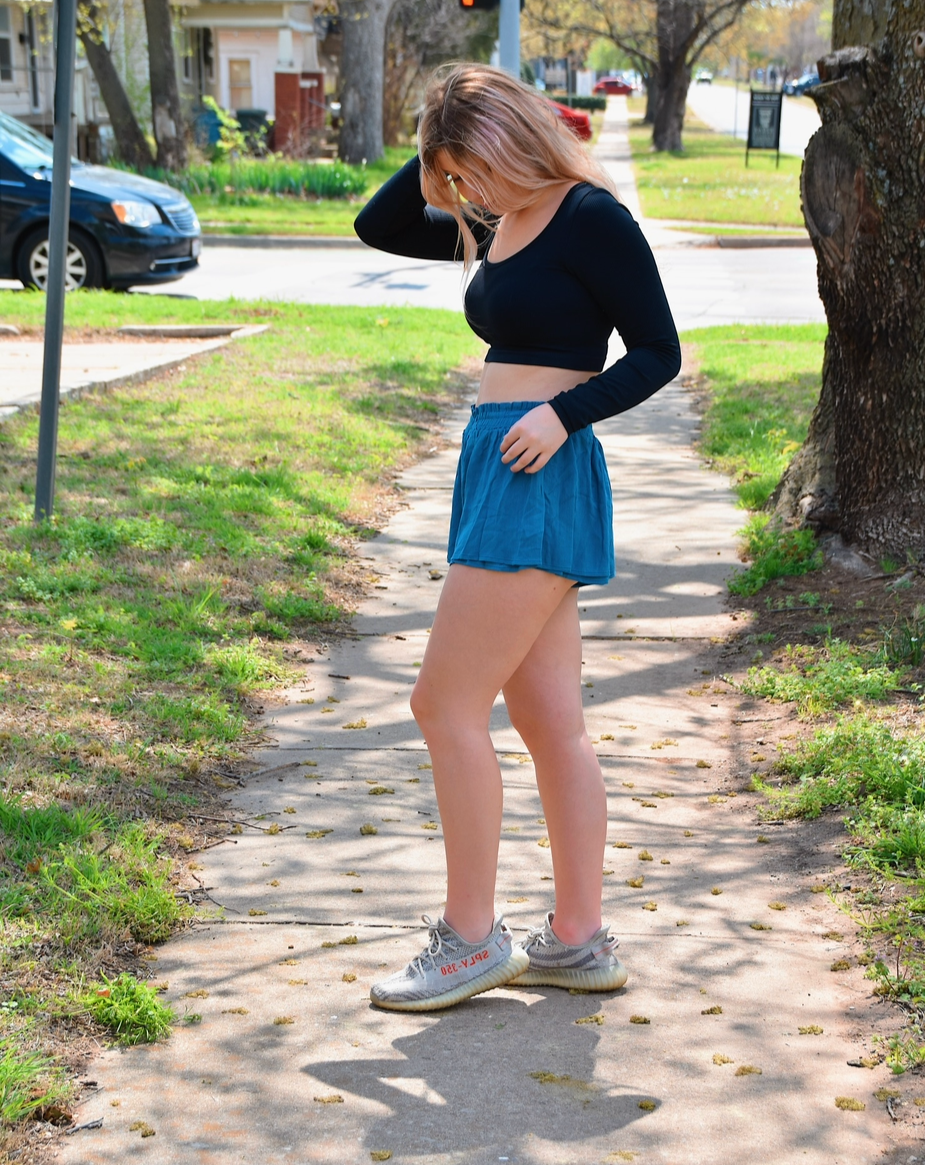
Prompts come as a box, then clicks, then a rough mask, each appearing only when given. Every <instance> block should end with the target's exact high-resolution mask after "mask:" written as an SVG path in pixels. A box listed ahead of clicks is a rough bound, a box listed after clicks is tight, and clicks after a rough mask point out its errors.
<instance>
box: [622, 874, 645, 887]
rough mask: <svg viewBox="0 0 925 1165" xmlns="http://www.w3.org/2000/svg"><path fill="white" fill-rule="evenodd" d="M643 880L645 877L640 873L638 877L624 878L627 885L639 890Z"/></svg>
mask: <svg viewBox="0 0 925 1165" xmlns="http://www.w3.org/2000/svg"><path fill="white" fill-rule="evenodd" d="M643 882H645V878H644V877H643V875H642V874H640V875H639V877H638V878H627V879H626V884H627V886H632V887H633V889H634V890H641V889H642V884H643Z"/></svg>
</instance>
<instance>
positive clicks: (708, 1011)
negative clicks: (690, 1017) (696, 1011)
mask: <svg viewBox="0 0 925 1165" xmlns="http://www.w3.org/2000/svg"><path fill="white" fill-rule="evenodd" d="M700 1014H701V1015H722V1014H723V1009H722V1008H721V1007H720V1005H719V1004H718V1003H714V1004H713V1006H712V1007H705V1008H704V1009H703V1011H701V1013H700Z"/></svg>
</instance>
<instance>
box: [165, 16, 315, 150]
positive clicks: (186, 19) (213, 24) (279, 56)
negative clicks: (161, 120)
mask: <svg viewBox="0 0 925 1165" xmlns="http://www.w3.org/2000/svg"><path fill="white" fill-rule="evenodd" d="M321 7H323V0H317V2H315V3H301V4H289V3H284V2H281V0H192V2H190V0H187V3H186V4H185V5H184V6H183V8H182V9H181V10H180V14H179V25H180V27H181V29H182V35H183V43H184V50H183V61H184V73H183V76H184V81H185V82H186V83H187V84H188V85H190V86H192V87H195V88H198V92H199V97H200V99H201V97H202V96H204V95H206V94H209V95H211V96H213V97H214V98H215V100H216V101H217V102H218V103H219V105H221V106H222V108H223V109H230V110H232V111H233V112H234V113H235V114H241V113H242V112H243V111H247V112H250V111H259V112H260V113H262V114H265V115H267V116H268V117H271V118H273V119H274V120H275V127H274V128H275V142H274V144H275V147H276V149H281V150H286V151H287V152H292V153H299V152H302V151H304V150H307V149H308V147H309V142H310V139H311V135H312V132H313V131H316V130H320V129H321V128H322V127H323V126H324V119H325V112H326V111H325V84H324V82H325V73H324V70H323V68H322V67H321V64H320V61H319V54H318V30H317V29H316V22H315V16H316V9H317V8H321ZM187 62H188V63H187Z"/></svg>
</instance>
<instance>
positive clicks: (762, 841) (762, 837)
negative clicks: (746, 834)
mask: <svg viewBox="0 0 925 1165" xmlns="http://www.w3.org/2000/svg"><path fill="white" fill-rule="evenodd" d="M770 840H771V839H770V838H769V837H765V835H764V834H763V833H759V834H758V836H757V837H756V838H755V841H757V842H758V844H759V845H767V844H768V843H769V842H770Z"/></svg>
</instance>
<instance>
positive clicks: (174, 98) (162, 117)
mask: <svg viewBox="0 0 925 1165" xmlns="http://www.w3.org/2000/svg"><path fill="white" fill-rule="evenodd" d="M144 4H145V24H146V25H147V29H148V74H149V77H150V80H151V120H152V122H153V124H154V140H155V141H156V142H157V164H158V166H161V167H163V168H164V169H165V170H182V169H183V168H184V167H185V166H186V163H187V150H186V130H185V127H184V125H183V112H182V110H181V109H180V91H179V88H178V86H177V66H176V61H175V59H174V52H173V34H172V31H171V26H170V3H169V0H144Z"/></svg>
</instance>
